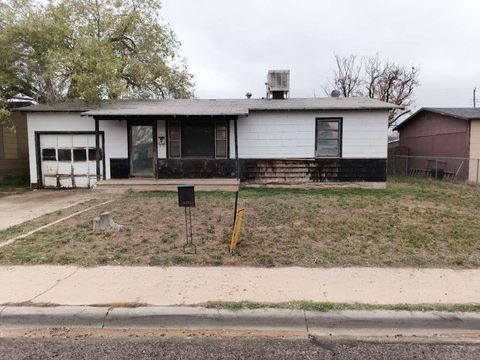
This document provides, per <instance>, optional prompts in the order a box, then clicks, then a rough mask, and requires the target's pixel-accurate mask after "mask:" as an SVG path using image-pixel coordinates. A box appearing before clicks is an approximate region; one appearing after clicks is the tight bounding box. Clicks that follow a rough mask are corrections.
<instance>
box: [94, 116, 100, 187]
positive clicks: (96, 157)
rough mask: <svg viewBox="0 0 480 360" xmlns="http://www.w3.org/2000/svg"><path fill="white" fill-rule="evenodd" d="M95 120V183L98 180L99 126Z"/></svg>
mask: <svg viewBox="0 0 480 360" xmlns="http://www.w3.org/2000/svg"><path fill="white" fill-rule="evenodd" d="M94 119H95V165H96V170H97V181H99V180H100V124H99V120H98V118H96V117H95V118H94Z"/></svg>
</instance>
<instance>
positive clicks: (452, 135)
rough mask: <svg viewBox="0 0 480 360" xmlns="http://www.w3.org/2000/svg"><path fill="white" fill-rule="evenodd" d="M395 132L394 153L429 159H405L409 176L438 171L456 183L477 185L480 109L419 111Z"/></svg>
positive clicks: (423, 109)
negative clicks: (464, 181)
mask: <svg viewBox="0 0 480 360" xmlns="http://www.w3.org/2000/svg"><path fill="white" fill-rule="evenodd" d="M395 130H397V131H398V132H399V134H400V137H399V138H400V144H399V148H398V150H396V153H401V154H408V155H409V156H412V157H415V156H417V157H431V159H428V158H409V159H408V161H409V164H405V166H406V168H408V169H409V171H410V172H414V171H417V172H422V171H427V172H428V171H432V170H434V169H438V170H439V171H440V172H442V173H444V172H445V173H446V174H447V175H450V176H456V177H457V178H459V179H465V180H466V179H468V180H470V181H472V182H478V181H477V176H478V175H477V168H479V166H478V162H477V159H480V109H477V108H421V109H420V110H418V111H417V112H415V113H414V114H413V115H411V116H410V117H409V118H407V119H406V120H405V121H403V122H402V123H401V124H399V125H398V126H397V127H396V128H395ZM465 159H471V160H465ZM473 159H474V160H473ZM402 166H403V165H402ZM479 170H480V169H479Z"/></svg>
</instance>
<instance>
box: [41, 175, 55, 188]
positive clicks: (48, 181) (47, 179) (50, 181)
mask: <svg viewBox="0 0 480 360" xmlns="http://www.w3.org/2000/svg"><path fill="white" fill-rule="evenodd" d="M43 186H45V187H57V176H44V177H43Z"/></svg>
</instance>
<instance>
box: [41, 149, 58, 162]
mask: <svg viewBox="0 0 480 360" xmlns="http://www.w3.org/2000/svg"><path fill="white" fill-rule="evenodd" d="M42 160H44V161H45V160H53V161H56V160H57V154H56V152H55V149H42Z"/></svg>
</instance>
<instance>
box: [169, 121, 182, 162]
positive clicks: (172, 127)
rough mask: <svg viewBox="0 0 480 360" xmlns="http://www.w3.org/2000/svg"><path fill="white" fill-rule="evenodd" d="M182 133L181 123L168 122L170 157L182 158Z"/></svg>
mask: <svg viewBox="0 0 480 360" xmlns="http://www.w3.org/2000/svg"><path fill="white" fill-rule="evenodd" d="M181 135H182V132H181V128H180V122H179V121H169V122H168V157H171V158H179V157H182V150H181V149H182V146H181V143H182V136H181Z"/></svg>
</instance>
